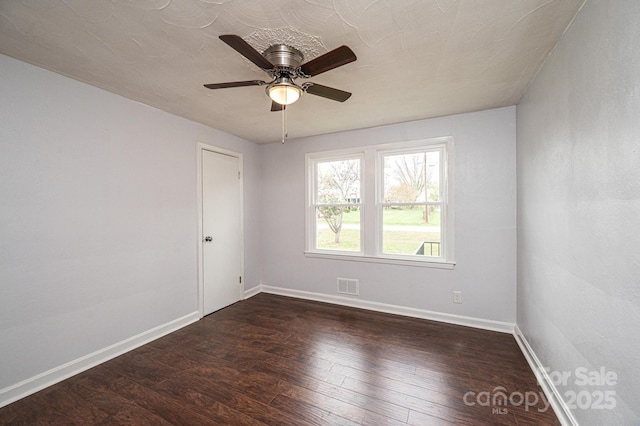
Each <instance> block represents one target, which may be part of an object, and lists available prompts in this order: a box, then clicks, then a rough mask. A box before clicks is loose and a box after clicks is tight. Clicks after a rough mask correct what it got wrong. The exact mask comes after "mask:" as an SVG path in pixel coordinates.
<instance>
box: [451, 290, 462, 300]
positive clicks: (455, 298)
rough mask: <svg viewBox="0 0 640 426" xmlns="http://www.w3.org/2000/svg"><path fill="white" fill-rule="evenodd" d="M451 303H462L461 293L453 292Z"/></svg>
mask: <svg viewBox="0 0 640 426" xmlns="http://www.w3.org/2000/svg"><path fill="white" fill-rule="evenodd" d="M453 303H462V292H461V291H454V292H453Z"/></svg>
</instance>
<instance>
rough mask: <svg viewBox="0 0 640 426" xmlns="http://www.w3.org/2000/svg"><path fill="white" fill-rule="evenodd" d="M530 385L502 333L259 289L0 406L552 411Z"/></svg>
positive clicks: (292, 419)
mask: <svg viewBox="0 0 640 426" xmlns="http://www.w3.org/2000/svg"><path fill="white" fill-rule="evenodd" d="M499 387H502V388H499ZM496 388H498V389H496ZM500 391H502V392H504V394H506V395H507V397H511V402H509V401H507V405H499V404H498V402H501V401H499V398H498V397H499V392H500ZM465 395H466V399H465ZM534 395H537V396H538V398H540V399H541V398H542V391H541V389H540V387H539V386H538V385H537V384H536V379H535V376H534V374H533V373H532V372H531V370H530V368H529V367H528V365H527V363H526V361H525V359H524V357H523V355H522V353H521V352H520V350H519V348H518V346H517V344H516V342H515V340H514V338H513V336H511V335H508V334H503V333H496V332H490V331H484V330H477V329H472V328H467V327H461V326H454V325H449V324H442V323H437V322H431V321H425V320H419V319H413V318H405V317H400V316H395V315H388V314H382V313H376V312H370V311H364V310H359V309H353V308H346V307H340V306H334V305H329V304H323V303H317V302H311V301H304V300H298V299H292V298H287V297H281V296H274V295H268V294H259V295H257V296H254V297H252V298H251V299H248V300H245V301H242V302H238V303H236V304H234V305H232V306H229V307H228V308H225V309H223V310H221V311H218V312H216V313H214V314H212V315H209V316H208V317H206V318H204V319H202V320H201V321H198V322H197V323H195V324H192V325H190V326H188V327H185V328H183V329H181V330H179V331H177V332H175V333H172V334H170V335H168V336H165V337H163V338H161V339H158V340H156V341H154V342H152V343H150V344H147V345H145V346H143V347H140V348H138V349H136V350H134V351H131V352H129V353H127V354H125V355H122V356H120V357H118V358H116V359H113V360H111V361H109V362H106V363H104V364H101V365H99V366H98V367H95V368H93V369H91V370H88V371H86V372H84V373H81V374H79V375H77V376H74V377H72V378H70V379H68V380H66V381H64V382H61V383H59V384H57V385H54V386H52V387H50V388H47V389H45V390H43V391H41V392H38V393H36V394H34V395H31V396H29V397H27V398H24V399H22V400H20V401H17V402H15V403H13V404H10V405H8V406H6V407H4V408H2V409H0V424H3V425H5V424H11V425H41V424H51V425H58V424H60V425H72V424H77V425H112V424H129V425H168V424H173V425H277V426H283V425H292V426H293V425H295V426H306V425H407V424H409V425H420V426H422V425H450V424H457V425H483V424H486V425H516V424H517V425H533V424H536V425H538V424H553V425H555V424H559V422H558V420H557V418H556V417H555V415H554V413H553V410H552V409H551V408H550V407H549V408H548V409H546V410H545V409H544V408H545V404H544V403H543V402H542V401H538V404H536V405H532V406H528V405H527V404H526V403H525V402H524V401H521V398H520V396H522V397H523V398H525V397H526V398H527V399H528V401H529V402H533V401H534V398H533V396H534ZM465 401H466V402H465ZM492 402H495V405H492V404H491V403H492Z"/></svg>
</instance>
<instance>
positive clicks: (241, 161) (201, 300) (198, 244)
mask: <svg viewBox="0 0 640 426" xmlns="http://www.w3.org/2000/svg"><path fill="white" fill-rule="evenodd" d="M196 151H197V154H196V157H197V160H196V161H197V169H196V170H197V182H196V197H197V210H198V239H197V241H196V247H197V250H198V271H197V274H198V313H199V315H200V318H202V317H204V276H203V268H204V259H203V253H202V239H203V238H204V235H203V233H202V229H203V226H202V221H203V217H202V203H203V200H202V172H203V170H202V152H203V151H210V152H213V153H216V154H222V155H228V156H231V157H235V158H237V159H238V163H239V164H238V167H239V170H240V181H239V191H240V276H241V277H242V284H241V285H238V295H239V298H238V300H242V299H243V296H244V286H245V279H244V157H243V155H242V153H240V152H236V151H231V150H228V149H225V148H220V147H217V146H214V145H209V144H207V143H204V142H198V143H197V144H196Z"/></svg>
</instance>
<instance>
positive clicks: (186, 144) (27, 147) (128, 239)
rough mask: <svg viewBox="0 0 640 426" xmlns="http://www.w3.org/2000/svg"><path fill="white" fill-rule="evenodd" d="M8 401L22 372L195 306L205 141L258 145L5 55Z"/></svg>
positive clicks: (30, 373)
mask: <svg viewBox="0 0 640 426" xmlns="http://www.w3.org/2000/svg"><path fill="white" fill-rule="evenodd" d="M0 69H1V70H2V78H0V94H1V95H0V98H1V101H0V360H1V361H0V403H1V402H2V399H3V393H4V394H6V393H7V392H3V391H7V389H9V388H10V387H11V386H13V385H15V384H17V383H19V382H20V381H22V380H25V379H30V378H33V377H34V376H36V375H38V374H40V373H43V372H46V371H48V370H49V369H52V368H57V367H59V366H62V365H64V364H65V363H67V362H71V361H75V360H78V359H79V358H81V357H83V356H85V355H87V354H91V353H93V352H95V351H99V350H103V349H104V348H108V347H109V346H110V345H113V344H116V343H118V342H123V341H126V340H127V339H129V338H131V337H132V336H136V335H138V334H140V333H143V332H147V331H149V330H152V329H154V328H155V327H158V326H162V325H163V324H167V323H169V322H171V321H174V320H176V319H178V318H181V317H183V316H185V315H189V314H192V313H194V312H196V311H197V310H198V306H197V294H198V293H197V292H198V285H197V256H196V254H197V252H196V244H197V241H199V239H198V237H197V235H196V232H197V218H198V216H197V211H196V208H197V205H196V204H197V203H196V142H198V141H200V142H205V143H209V144H213V145H218V146H221V147H224V148H228V149H233V150H235V151H240V152H242V153H244V159H245V176H244V189H245V204H244V207H245V211H244V218H245V235H247V236H249V237H250V238H248V240H247V241H246V242H245V250H246V251H245V254H246V259H245V263H244V264H245V282H247V287H251V286H255V285H258V284H259V280H260V253H259V243H258V241H259V238H260V230H259V222H258V219H259V213H258V209H257V205H258V201H259V199H260V197H259V192H260V184H259V182H260V180H259V175H260V158H259V150H258V146H257V145H255V144H251V143H248V142H246V141H243V140H241V139H238V138H235V137H233V136H230V135H228V134H225V133H223V132H219V131H216V130H213V129H211V128H208V127H206V126H202V125H199V124H196V123H194V122H191V121H188V120H185V119H182V118H178V117H176V116H173V115H170V114H167V113H164V112H162V111H159V110H156V109H153V108H150V107H148V106H145V105H142V104H139V103H136V102H133V101H130V100H127V99H125V98H122V97H120V96H117V95H114V94H111V93H108V92H105V91H103V90H100V89H96V88H94V87H91V86H88V85H86V84H83V83H79V82H77V81H74V80H71V79H68V78H66V77H62V76H60V75H58V74H54V73H52V72H49V71H45V70H42V69H40V68H37V67H34V66H32V65H28V64H26V63H24V62H19V61H16V60H14V59H11V58H9V57H6V56H2V55H0Z"/></svg>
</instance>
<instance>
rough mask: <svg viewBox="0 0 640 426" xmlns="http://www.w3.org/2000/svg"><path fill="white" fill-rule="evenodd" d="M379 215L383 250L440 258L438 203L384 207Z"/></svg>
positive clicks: (387, 252) (384, 251) (390, 252)
mask: <svg viewBox="0 0 640 426" xmlns="http://www.w3.org/2000/svg"><path fill="white" fill-rule="evenodd" d="M382 218H383V219H382V221H383V225H382V241H383V243H382V244H383V246H382V251H383V253H385V254H404V255H420V256H434V257H440V248H441V246H440V242H441V227H440V206H433V205H432V206H387V207H384V208H383V209H382Z"/></svg>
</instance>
